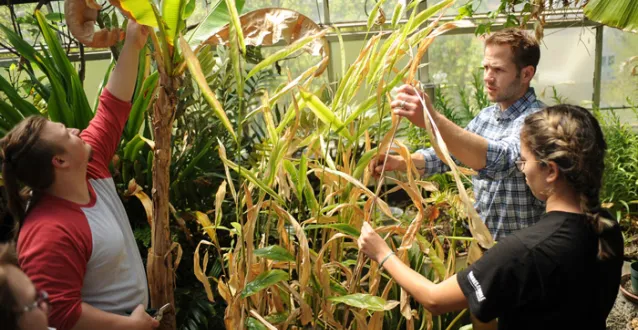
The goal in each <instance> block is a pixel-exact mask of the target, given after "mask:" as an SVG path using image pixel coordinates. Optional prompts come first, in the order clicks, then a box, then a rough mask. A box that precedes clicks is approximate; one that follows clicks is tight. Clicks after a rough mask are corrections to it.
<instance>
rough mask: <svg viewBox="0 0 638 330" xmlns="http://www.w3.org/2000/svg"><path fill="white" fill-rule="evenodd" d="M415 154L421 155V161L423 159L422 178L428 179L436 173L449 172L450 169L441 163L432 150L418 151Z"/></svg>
mask: <svg viewBox="0 0 638 330" xmlns="http://www.w3.org/2000/svg"><path fill="white" fill-rule="evenodd" d="M416 152H418V153H420V154H421V155H423V159H425V170H424V173H423V177H428V176H431V175H434V174H438V173H445V172H447V171H449V170H450V167H449V166H447V165H446V164H445V163H443V161H442V160H441V159H440V158H439V156H437V155H436V151H434V148H427V149H420V150H417V151H416Z"/></svg>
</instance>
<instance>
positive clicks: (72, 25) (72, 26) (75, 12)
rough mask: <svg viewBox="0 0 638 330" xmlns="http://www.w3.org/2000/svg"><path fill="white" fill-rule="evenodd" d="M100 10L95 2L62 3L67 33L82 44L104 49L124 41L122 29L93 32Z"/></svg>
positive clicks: (75, 1)
mask: <svg viewBox="0 0 638 330" xmlns="http://www.w3.org/2000/svg"><path fill="white" fill-rule="evenodd" d="M100 9H102V6H100V5H99V4H98V3H97V2H95V0H66V1H65V2H64V19H65V20H66V24H67V26H68V28H69V32H71V34H72V35H73V36H74V37H75V38H76V39H78V41H79V42H81V43H82V44H84V45H86V46H89V47H95V48H105V47H110V46H113V45H115V44H116V43H117V42H118V41H120V40H122V39H124V31H123V30H122V29H119V28H117V29H112V30H108V29H102V30H100V31H98V32H95V21H96V20H97V16H98V12H99V10H100Z"/></svg>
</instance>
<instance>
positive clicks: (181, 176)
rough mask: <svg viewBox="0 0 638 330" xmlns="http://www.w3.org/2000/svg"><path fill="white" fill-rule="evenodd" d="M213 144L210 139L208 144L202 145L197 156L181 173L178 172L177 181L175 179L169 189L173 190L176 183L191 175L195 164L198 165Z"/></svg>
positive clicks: (212, 140)
mask: <svg viewBox="0 0 638 330" xmlns="http://www.w3.org/2000/svg"><path fill="white" fill-rule="evenodd" d="M214 142H215V140H214V139H210V140H208V142H207V143H206V145H204V147H203V148H202V149H201V150H200V151H199V153H198V154H197V156H195V157H194V158H193V160H191V162H190V163H189V164H188V165H187V166H186V167H185V168H184V169H182V170H181V171H179V176H178V177H177V179H175V181H173V183H172V184H171V189H175V188H176V185H177V183H179V182H183V181H184V180H185V179H186V178H187V177H188V175H189V174H191V173H192V172H193V170H194V169H195V166H196V165H197V163H199V161H200V160H201V159H202V158H204V156H206V155H208V153H209V151H210V148H211V147H212V146H213V143H214Z"/></svg>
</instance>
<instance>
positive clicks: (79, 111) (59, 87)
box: [35, 10, 93, 129]
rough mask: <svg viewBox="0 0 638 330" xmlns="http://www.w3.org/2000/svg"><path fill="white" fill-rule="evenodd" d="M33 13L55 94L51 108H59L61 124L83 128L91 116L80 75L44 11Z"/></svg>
mask: <svg viewBox="0 0 638 330" xmlns="http://www.w3.org/2000/svg"><path fill="white" fill-rule="evenodd" d="M35 17H36V19H37V21H38V25H39V26H40V31H41V32H42V36H43V38H44V40H45V41H46V44H47V46H48V49H49V52H50V55H51V60H52V61H51V63H50V67H49V70H48V72H46V74H47V77H48V78H49V80H51V87H52V88H53V89H54V91H55V93H54V94H55V95H51V97H50V98H49V103H53V108H54V109H56V110H59V111H57V112H58V114H59V116H60V118H61V119H62V120H63V122H64V123H65V124H67V125H69V124H70V125H69V126H70V127H77V128H80V129H83V128H85V127H87V126H88V124H89V121H90V120H91V118H93V112H92V110H91V107H90V106H89V101H88V100H87V99H86V93H85V92H84V88H83V87H82V84H81V82H80V77H79V75H78V73H77V71H76V70H75V68H74V67H73V64H71V62H70V61H69V59H68V57H67V56H66V52H65V51H64V49H62V45H61V44H60V40H59V39H58V36H57V33H56V32H55V31H53V30H52V29H51V26H50V25H49V23H48V22H47V21H46V19H45V18H44V15H43V14H42V13H41V12H40V11H39V10H36V12H35ZM49 109H51V104H49ZM71 109H73V110H71ZM52 119H53V117H52Z"/></svg>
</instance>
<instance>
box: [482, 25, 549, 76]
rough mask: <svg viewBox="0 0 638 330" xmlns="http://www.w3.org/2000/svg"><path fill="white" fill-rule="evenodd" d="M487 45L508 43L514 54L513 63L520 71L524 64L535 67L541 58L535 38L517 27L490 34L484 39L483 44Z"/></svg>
mask: <svg viewBox="0 0 638 330" xmlns="http://www.w3.org/2000/svg"><path fill="white" fill-rule="evenodd" d="M489 45H509V46H510V47H511V49H512V53H513V54H514V59H513V60H514V64H516V68H517V69H518V70H519V71H520V70H521V69H523V68H524V67H526V66H530V65H531V66H532V67H534V72H536V67H537V66H538V61H540V59H541V49H540V47H539V45H538V41H537V40H536V38H534V37H532V36H531V35H530V34H529V33H527V32H525V31H523V30H521V29H518V28H508V29H504V30H500V31H497V32H494V33H492V34H490V35H489V36H488V37H487V39H485V46H489Z"/></svg>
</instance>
